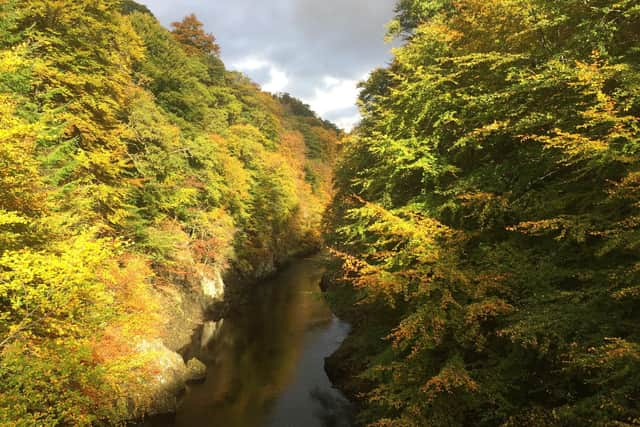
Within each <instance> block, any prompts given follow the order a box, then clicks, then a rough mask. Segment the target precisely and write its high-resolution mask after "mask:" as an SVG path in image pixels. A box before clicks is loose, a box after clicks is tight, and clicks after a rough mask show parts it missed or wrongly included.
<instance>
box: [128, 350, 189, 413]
mask: <svg viewBox="0 0 640 427" xmlns="http://www.w3.org/2000/svg"><path fill="white" fill-rule="evenodd" d="M137 350H138V351H139V352H140V353H142V354H143V355H144V357H148V358H149V360H150V368H151V369H150V370H151V371H152V372H153V375H150V376H148V377H145V382H144V384H140V387H139V388H138V389H137V390H136V393H135V394H136V396H132V397H133V398H134V400H135V401H137V402H138V405H140V404H141V405H142V406H143V407H144V408H145V411H144V412H145V413H146V414H147V415H158V414H168V413H172V412H175V411H176V410H177V408H178V406H179V405H180V397H181V396H182V395H183V394H184V391H185V388H186V384H187V377H188V375H187V373H188V370H187V366H186V365H185V363H184V360H183V359H182V356H180V355H179V354H178V353H176V352H174V351H171V350H169V349H168V348H167V347H166V346H165V345H164V344H163V342H162V340H159V339H158V340H153V341H142V342H141V343H139V344H138V345H137Z"/></svg>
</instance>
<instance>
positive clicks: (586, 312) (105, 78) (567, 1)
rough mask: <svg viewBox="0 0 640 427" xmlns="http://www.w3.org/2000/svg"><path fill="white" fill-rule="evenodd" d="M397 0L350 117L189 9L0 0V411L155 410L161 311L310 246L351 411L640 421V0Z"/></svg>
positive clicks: (119, 418)
mask: <svg viewBox="0 0 640 427" xmlns="http://www.w3.org/2000/svg"><path fill="white" fill-rule="evenodd" d="M395 3H396V5H395V18H394V19H393V20H392V21H391V22H390V23H389V25H388V27H387V30H388V35H387V38H388V39H389V41H392V42H393V44H394V46H396V47H394V48H393V57H392V59H391V60H390V62H389V63H388V65H387V66H385V67H382V68H378V69H375V70H372V71H371V73H370V74H369V77H368V79H367V80H366V81H364V82H362V83H360V90H361V91H360V95H359V100H358V107H359V110H360V113H361V116H362V120H361V122H360V123H359V124H358V125H357V126H356V127H355V129H354V130H353V131H351V132H349V133H345V132H344V131H342V130H341V129H338V127H336V126H335V125H334V124H332V123H331V122H329V121H327V120H325V119H323V118H321V117H319V116H318V115H317V114H316V113H314V112H313V111H312V110H311V108H310V107H309V106H308V105H307V104H305V103H304V102H302V101H300V100H298V99H296V98H295V97H294V96H292V95H290V94H288V93H281V94H270V93H266V92H262V91H261V90H260V87H259V86H258V85H257V84H256V83H254V82H252V81H251V80H250V79H249V78H248V77H246V76H244V75H243V74H241V73H239V72H236V71H229V70H227V68H226V67H225V65H224V63H223V62H222V60H221V59H220V52H221V50H223V49H224V46H219V45H218V43H217V40H216V38H215V37H214V35H212V34H209V33H208V32H207V30H206V29H205V28H204V26H203V23H202V22H201V21H200V20H199V19H198V17H196V16H195V15H188V16H186V17H185V18H184V19H182V20H178V21H176V22H174V23H173V24H172V25H171V27H170V28H169V29H167V28H165V27H163V26H162V25H161V24H160V23H159V22H158V20H157V19H156V18H155V17H154V16H153V15H152V14H151V12H150V11H149V10H148V9H147V8H146V7H145V6H142V5H139V4H137V3H135V2H133V1H130V0H83V1H76V2H69V1H64V0H0V425H2V426H4V425H6V426H58V425H60V426H66V425H74V426H75V425H80V426H90V425H123V424H125V423H126V422H127V421H130V420H131V419H132V418H139V417H142V416H144V415H145V414H147V413H151V412H152V408H153V405H154V393H155V392H156V391H155V389H154V388H153V387H152V384H153V378H157V377H158V375H159V373H160V372H161V371H162V369H163V366H162V358H161V357H160V356H159V353H158V349H157V348H156V347H154V346H153V345H150V344H149V343H152V342H156V341H159V342H161V341H163V340H164V342H165V344H167V346H169V347H171V345H169V344H168V343H169V342H170V341H172V340H173V338H172V337H173V333H174V332H173V329H172V328H175V325H173V323H175V322H174V320H175V319H177V318H180V316H183V317H184V316H185V314H184V313H182V314H181V313H178V312H179V311H180V310H183V309H182V308H176V307H183V308H184V307H186V305H185V304H186V302H185V301H189V300H190V298H195V301H200V300H199V299H198V298H204V297H203V296H202V295H201V294H202V292H203V290H202V289H201V287H202V286H204V283H210V282H211V283H213V282H214V280H213V279H212V280H209V278H215V277H218V276H220V275H221V272H222V274H224V275H225V277H227V276H230V277H234V278H235V279H236V281H238V282H243V283H254V282H256V281H259V280H261V279H263V278H265V277H267V276H269V275H271V274H273V273H274V272H276V271H277V270H278V269H279V268H280V267H281V266H283V265H284V264H286V263H287V261H289V260H291V259H293V258H295V257H296V256H298V255H302V254H308V253H313V252H315V251H318V250H319V249H320V248H322V247H327V248H328V249H329V250H330V251H331V253H332V255H333V261H332V263H331V268H330V271H329V272H328V273H327V275H326V276H325V278H324V279H323V288H325V291H326V292H325V297H326V299H327V300H328V301H329V304H330V305H331V307H332V309H333V310H334V311H335V313H336V314H337V315H338V316H339V317H341V318H344V319H346V320H348V322H349V323H350V324H351V328H352V329H351V333H350V335H349V336H348V337H347V338H346V340H345V341H344V342H343V343H342V345H341V347H340V348H339V349H338V351H337V352H336V353H335V354H334V355H332V356H331V357H329V358H328V359H327V360H326V370H327V372H328V374H329V377H330V378H331V380H332V381H333V383H334V384H335V385H336V386H337V387H338V388H339V389H341V390H342V391H343V392H344V393H345V395H346V396H347V397H348V398H349V399H350V400H351V401H352V402H353V404H354V406H355V412H356V414H355V420H354V423H355V424H356V425H367V426H372V427H391V426H394V427H395V426H397V427H426V426H432V427H456V426H460V427H462V426H464V427H471V426H473V427H493V426H503V427H574V426H577V427H580V426H619V427H622V426H629V427H630V426H638V425H640V329H639V328H638V325H640V2H639V1H638V0H490V1H488V0H397V1H396V2H395ZM177 19H179V17H177ZM248 289H249V291H251V289H252V288H251V286H249V287H248ZM205 293H206V291H205ZM193 295H199V296H195V297H194V296H193ZM209 296H211V295H209ZM198 303H199V302H198ZM181 304H182V305H181ZM196 305H197V304H196ZM183 311H184V310H183ZM174 347H176V348H171V350H172V351H173V350H177V347H179V346H178V345H177V344H176V345H174Z"/></svg>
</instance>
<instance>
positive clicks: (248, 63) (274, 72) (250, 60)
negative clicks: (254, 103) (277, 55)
mask: <svg viewBox="0 0 640 427" xmlns="http://www.w3.org/2000/svg"><path fill="white" fill-rule="evenodd" d="M231 68H233V69H236V70H238V71H242V72H243V73H247V74H251V72H252V71H254V72H255V71H260V70H265V69H266V70H268V72H269V80H268V81H264V82H258V83H261V86H262V90H264V91H266V92H271V93H277V92H283V91H284V90H285V88H286V87H287V86H288V85H289V77H288V76H287V73H285V72H284V71H282V70H281V69H279V68H278V67H277V66H276V65H275V64H273V63H271V62H269V61H267V60H266V59H260V58H254V57H246V58H243V59H241V60H240V61H238V62H234V63H233V64H231Z"/></svg>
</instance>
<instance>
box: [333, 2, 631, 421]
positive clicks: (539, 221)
mask: <svg viewBox="0 0 640 427" xmlns="http://www.w3.org/2000/svg"><path fill="white" fill-rule="evenodd" d="M397 11H398V21H396V23H394V24H393V25H392V27H391V30H392V32H395V33H396V34H400V33H401V34H404V35H405V43H404V45H403V46H402V47H400V48H398V49H396V50H395V56H394V60H393V61H392V63H391V64H390V65H389V67H388V68H386V69H382V70H377V71H376V72H374V73H373V74H372V75H371V77H370V79H369V80H368V82H366V83H364V84H363V91H362V95H361V97H360V106H361V111H362V113H363V116H364V117H363V121H362V124H361V125H360V127H359V128H358V129H357V130H356V131H355V133H354V135H353V136H351V137H350V138H349V139H348V140H347V142H346V143H345V147H344V152H343V156H342V160H341V163H340V165H339V167H338V170H337V191H338V193H337V196H336V198H335V200H334V203H333V205H332V206H331V208H330V210H329V212H328V217H327V222H328V225H329V231H328V233H329V238H330V240H331V241H332V243H333V244H334V246H335V247H336V248H337V250H338V251H339V253H341V254H342V256H343V259H344V265H343V271H344V272H345V274H346V277H347V278H348V279H349V280H350V281H351V282H352V283H353V284H354V286H355V287H356V289H357V291H358V292H360V293H363V294H364V295H365V299H364V300H363V301H362V302H361V303H362V304H363V308H362V309H361V310H362V312H363V313H376V312H377V311H379V309H378V310H377V309H376V307H383V306H389V307H393V308H395V310H396V312H395V316H390V318H388V319H386V322H385V328H384V330H383V331H382V332H381V333H379V334H378V335H376V336H375V337H373V338H371V339H377V340H379V339H381V338H386V342H387V345H386V346H385V347H384V348H382V349H377V350H376V351H377V353H373V354H371V353H366V352H363V353H362V354H360V355H358V356H354V357H356V358H360V359H361V360H366V366H365V367H363V368H362V371H361V372H360V373H359V377H360V379H364V380H366V381H365V382H364V384H368V385H367V386H365V389H364V390H360V391H361V392H365V395H366V398H365V399H363V402H362V403H363V405H364V408H365V410H364V411H363V414H362V420H361V421H363V422H364V423H370V424H372V425H379V426H388V425H402V426H408V425H416V426H418V425H419V426H424V425H430V426H445V425H446V426H450V425H474V426H496V425H505V426H507V425H514V426H515V425H518V426H523V425H531V426H534V425H535V426H538V425H554V426H561V425H635V424H637V422H638V419H640V406H638V404H637V402H638V400H637V399H638V397H640V394H639V393H640V390H639V389H638V387H637V384H638V383H637V377H638V373H639V372H640V371H638V364H637V359H638V356H639V353H638V342H639V339H640V338H639V336H638V334H637V330H636V328H635V327H634V325H635V324H636V323H637V321H638V317H637V315H638V313H636V310H634V308H633V307H634V306H635V304H636V303H637V295H638V292H637V287H636V284H637V280H638V278H639V277H638V271H639V270H638V265H639V264H638V262H639V260H638V252H637V249H638V244H639V243H640V240H639V239H638V237H639V236H640V234H639V232H638V224H639V223H638V220H637V219H638V214H639V212H638V208H639V207H640V206H639V205H638V197H637V196H638V194H637V188H636V187H637V182H638V180H637V175H638V165H640V162H639V160H640V158H639V157H638V155H639V152H638V141H639V137H640V134H639V129H640V127H639V124H640V123H639V120H638V117H639V116H640V102H639V101H640V98H639V97H638V95H639V93H640V92H639V91H638V88H639V87H640V86H639V83H640V81H639V80H638V76H640V72H639V71H640V70H639V69H638V65H639V63H638V55H637V52H638V46H639V45H638V42H639V41H640V39H639V37H638V33H637V31H636V30H635V28H637V26H638V24H640V9H638V6H637V4H636V2H633V1H615V2H610V1H589V2H583V1H578V0H576V1H572V0H569V1H561V2H558V1H546V0H531V1H524V2H523V1H511V0H499V1H492V2H485V1H479V0H463V1H456V2H440V1H427V0H424V1H400V2H399V3H398V6H397ZM366 307H369V308H366ZM378 321H379V319H367V318H366V317H365V318H364V320H362V321H361V322H362V324H361V325H359V326H357V327H356V331H360V332H357V333H360V334H364V333H365V332H364V331H366V330H367V328H368V326H367V325H369V324H371V325H377V322H378ZM371 327H372V328H373V326H371ZM376 327H377V326H376ZM356 339H357V337H356ZM363 348H366V349H371V348H374V347H372V346H370V345H369V346H365V347H363ZM367 351H368V350H367Z"/></svg>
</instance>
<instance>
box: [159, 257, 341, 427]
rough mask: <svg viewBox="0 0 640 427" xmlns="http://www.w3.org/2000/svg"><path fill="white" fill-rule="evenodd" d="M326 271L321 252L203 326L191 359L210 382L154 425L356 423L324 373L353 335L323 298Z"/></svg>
mask: <svg viewBox="0 0 640 427" xmlns="http://www.w3.org/2000/svg"><path fill="white" fill-rule="evenodd" d="M324 270H325V267H324V259H323V257H322V256H320V255H318V256H315V257H311V258H307V259H302V260H298V261H296V262H295V263H294V264H292V265H291V266H289V267H288V268H286V269H285V270H283V271H282V272H281V273H280V274H278V276H277V277H276V278H274V279H272V280H269V281H268V282H266V283H262V284H258V285H256V286H255V287H254V288H253V289H252V292H251V295H250V296H249V301H248V302H247V303H246V304H243V306H241V307H240V308H238V309H237V310H235V311H234V312H233V314H231V315H229V316H228V317H227V318H225V319H224V320H223V321H220V322H207V323H205V325H204V327H203V328H202V332H201V333H200V334H199V335H200V338H199V339H197V340H196V342H195V345H194V346H193V348H192V350H190V352H189V353H190V354H187V357H188V358H190V357H197V358H198V359H200V360H201V361H203V362H204V363H205V364H206V365H207V368H208V375H207V379H206V381H205V382H204V383H202V384H192V385H189V387H188V389H187V392H186V395H185V397H184V402H183V404H182V406H181V408H180V410H179V411H178V412H177V414H175V417H170V419H158V420H154V421H153V425H154V426H176V427H181V426H184V427H187V426H189V427H198V426H203V427H204V426H211V427H214V426H223V427H346V426H349V425H351V422H350V412H351V411H350V408H349V403H348V401H347V400H346V399H345V397H344V396H343V395H342V394H341V393H340V392H339V391H338V390H336V389H335V388H333V386H332V385H331V382H330V381H329V379H328V378H327V375H326V373H325V371H324V358H325V357H327V356H329V355H330V354H331V353H333V352H334V351H335V350H336V349H337V348H338V346H339V345H340V343H341V342H342V341H343V340H344V338H345V337H346V335H347V334H348V332H349V325H348V324H346V323H345V322H343V321H341V320H339V319H338V318H336V317H335V316H334V315H333V313H332V312H331V310H330V309H329V307H328V306H327V304H326V302H325V301H324V299H323V298H322V295H321V294H320V289H319V286H318V285H319V282H320V279H321V277H322V274H323V272H324Z"/></svg>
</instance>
